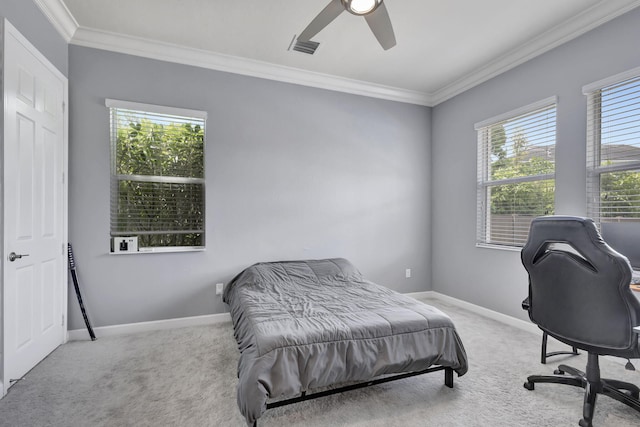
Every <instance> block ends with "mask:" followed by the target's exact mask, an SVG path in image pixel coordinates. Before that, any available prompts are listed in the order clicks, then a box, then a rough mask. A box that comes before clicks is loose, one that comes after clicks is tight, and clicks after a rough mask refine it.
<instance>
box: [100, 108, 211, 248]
mask: <svg viewBox="0 0 640 427" xmlns="http://www.w3.org/2000/svg"><path fill="white" fill-rule="evenodd" d="M105 106H106V107H107V109H108V113H109V122H110V124H109V144H110V168H109V169H110V180H109V181H110V189H109V194H110V202H109V212H110V214H109V215H110V217H111V219H110V225H109V240H110V247H111V249H110V251H109V253H110V254H112V255H129V254H141V253H167V252H198V251H204V250H206V139H207V137H206V121H207V112H206V111H201V110H192V109H186V108H177V107H168V106H162V105H155V104H146V103H140V102H132V101H123V100H117V99H110V98H106V99H105ZM114 109H122V110H130V111H133V112H135V113H140V115H141V116H144V115H145V114H148V115H150V116H152V115H166V116H174V117H177V118H180V119H185V120H189V119H192V120H193V121H194V122H195V121H201V122H202V130H203V147H202V150H203V153H202V154H203V155H202V168H203V175H202V178H193V177H179V176H176V177H168V176H156V175H122V174H117V173H116V163H117V158H116V156H117V153H116V138H117V136H116V135H117V129H118V124H117V123H115V122H114V120H113V117H114ZM127 179H128V180H131V179H135V180H138V181H142V182H150V183H159V184H163V183H177V184H180V183H183V184H185V183H187V184H188V183H192V184H199V185H201V186H202V210H203V212H202V231H201V233H202V245H199V246H150V247H138V250H137V251H132V252H117V251H114V248H113V246H112V243H113V241H114V238H118V237H122V238H124V237H129V236H132V235H135V234H132V233H129V234H126V235H121V233H120V232H116V233H115V234H114V230H113V225H112V224H113V217H112V211H113V200H114V197H117V195H116V194H114V187H113V186H114V183H117V182H120V181H122V180H127ZM167 231H171V230H167ZM154 233H155V234H162V232H161V231H154ZM146 234H148V233H146ZM167 234H170V233H167Z"/></svg>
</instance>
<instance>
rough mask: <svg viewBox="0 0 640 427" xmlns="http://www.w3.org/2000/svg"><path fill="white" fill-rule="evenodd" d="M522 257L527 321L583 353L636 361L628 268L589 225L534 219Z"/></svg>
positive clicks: (637, 306) (637, 310) (637, 317)
mask: <svg viewBox="0 0 640 427" xmlns="http://www.w3.org/2000/svg"><path fill="white" fill-rule="evenodd" d="M639 244H640V242H639ZM521 256H522V264H523V265H524V267H525V268H526V270H527V272H528V273H529V317H530V318H531V320H532V321H533V322H534V323H536V324H537V325H538V326H539V327H540V328H541V329H542V330H544V331H547V332H548V333H549V334H550V335H551V336H553V337H555V338H557V339H559V340H561V341H563V342H565V343H567V344H570V345H575V346H576V347H578V348H581V349H583V350H586V351H591V352H594V353H598V354H612V355H618V356H622V357H639V356H640V349H639V348H638V347H639V346H638V335H637V334H635V333H634V331H633V327H634V326H639V325H640V323H638V322H639V321H640V303H639V302H638V300H637V299H636V297H635V296H634V295H633V293H632V292H631V290H630V289H629V284H630V283H631V265H630V264H629V261H628V260H627V258H626V257H624V256H623V255H621V254H619V253H618V252H616V251H615V250H613V249H612V248H611V247H610V246H608V245H607V244H606V243H605V242H604V241H603V240H602V238H601V236H600V233H599V232H598V229H597V228H596V226H595V224H594V222H593V220H591V219H589V218H581V217H568V216H545V217H539V218H536V219H534V220H533V222H532V223H531V229H530V231H529V238H528V240H527V243H526V244H525V246H524V248H523V249H522V253H521Z"/></svg>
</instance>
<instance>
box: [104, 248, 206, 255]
mask: <svg viewBox="0 0 640 427" xmlns="http://www.w3.org/2000/svg"><path fill="white" fill-rule="evenodd" d="M205 250H206V248H205V247H204V246H195V247H191V246H189V247H187V246H179V247H165V248H139V249H138V251H137V252H109V255H140V254H166V253H176V252H204V251H205Z"/></svg>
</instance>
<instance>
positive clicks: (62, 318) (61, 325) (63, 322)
mask: <svg viewBox="0 0 640 427" xmlns="http://www.w3.org/2000/svg"><path fill="white" fill-rule="evenodd" d="M61 326H64V314H63V315H62V324H61Z"/></svg>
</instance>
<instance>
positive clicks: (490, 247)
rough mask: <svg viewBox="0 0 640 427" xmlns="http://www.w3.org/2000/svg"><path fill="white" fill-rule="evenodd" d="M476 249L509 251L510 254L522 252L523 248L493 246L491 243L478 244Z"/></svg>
mask: <svg viewBox="0 0 640 427" xmlns="http://www.w3.org/2000/svg"><path fill="white" fill-rule="evenodd" d="M476 248H484V249H497V250H500V251H508V252H520V251H522V248H521V247H519V246H503V245H492V244H489V243H476Z"/></svg>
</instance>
